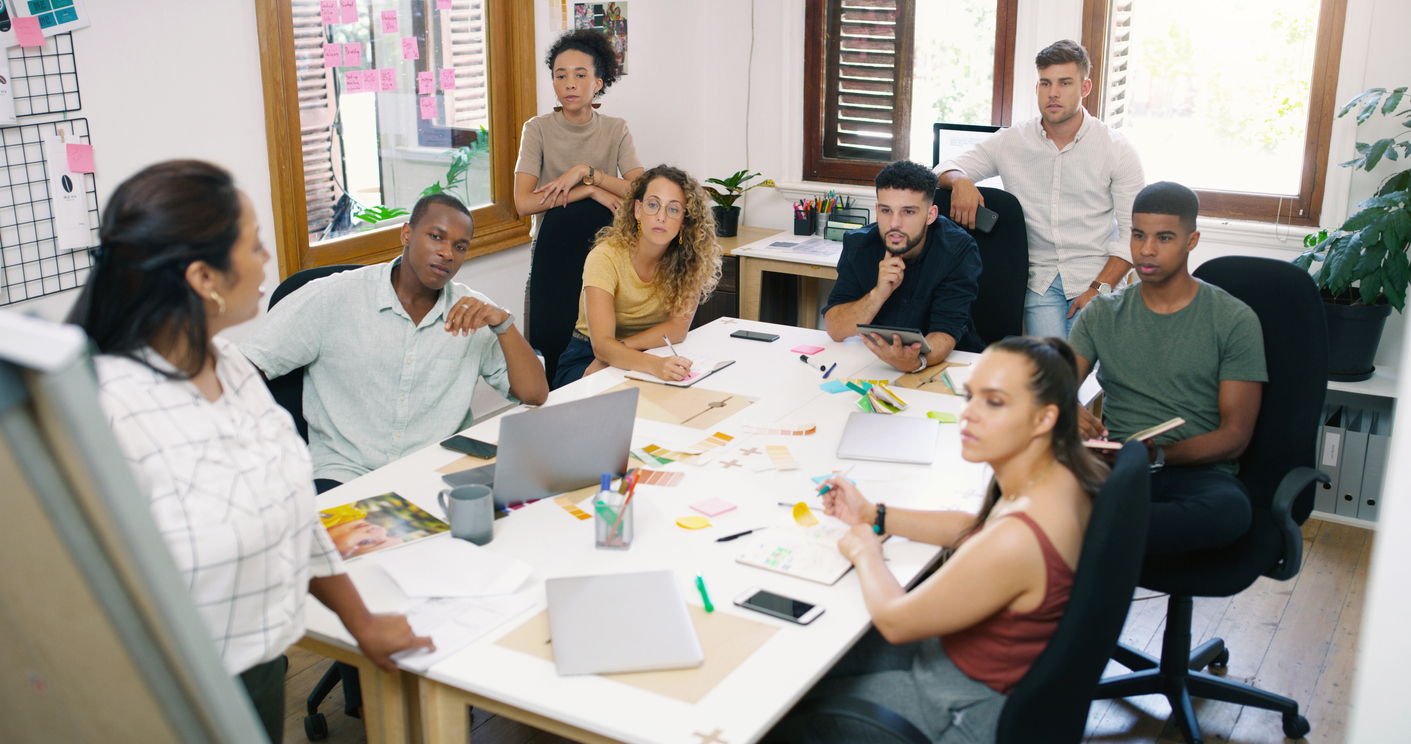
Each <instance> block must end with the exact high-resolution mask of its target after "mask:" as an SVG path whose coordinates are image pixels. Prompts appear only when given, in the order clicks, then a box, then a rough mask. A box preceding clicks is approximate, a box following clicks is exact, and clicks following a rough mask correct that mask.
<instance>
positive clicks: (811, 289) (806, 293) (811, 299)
mask: <svg viewBox="0 0 1411 744" xmlns="http://www.w3.org/2000/svg"><path fill="white" fill-rule="evenodd" d="M743 229H744V228H741V230H743ZM752 229H753V228H752ZM805 237H806V236H796V235H794V234H793V232H791V231H788V230H784V231H778V230H776V231H773V232H771V233H769V234H767V235H765V236H764V237H762V238H760V239H758V240H757V241H755V242H757V243H768V242H772V241H774V240H778V239H781V238H782V239H788V240H801V239H804V238H805ZM737 247H740V248H743V247H745V246H744V245H741V246H737ZM736 258H737V259H738V260H739V262H740V317H741V318H743V319H745V320H759V306H760V287H761V284H762V283H763V281H764V273H765V272H766V271H769V272H775V273H779V274H791V275H793V276H799V277H807V278H812V279H830V280H836V279H837V278H838V266H837V263H836V262H832V263H828V262H823V263H803V262H799V261H784V260H778V259H774V258H765V257H761V256H751V255H748V254H745V253H741V254H738V255H737V256H736ZM818 307H819V302H818V283H817V282H812V281H801V282H799V299H798V312H799V324H800V325H801V326H803V327H805V328H813V327H815V326H817V324H818Z"/></svg>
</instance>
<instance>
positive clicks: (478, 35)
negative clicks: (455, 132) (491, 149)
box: [437, 0, 490, 129]
mask: <svg viewBox="0 0 1411 744" xmlns="http://www.w3.org/2000/svg"><path fill="white" fill-rule="evenodd" d="M440 16H441V25H442V29H441V39H442V43H441V45H440V59H439V64H438V65H437V67H440V68H442V69H444V68H447V67H454V68H455V70H456V88H455V90H454V91H446V93H445V94H443V95H444V98H445V100H444V107H443V110H444V112H445V113H444V116H443V120H442V121H440V122H439V123H440V124H441V125H442V126H448V127H454V128H457V129H475V128H478V127H482V126H489V123H490V89H489V82H490V72H489V71H490V67H489V57H488V55H487V51H486V46H485V44H486V41H485V0H452V2H451V9H450V10H449V11H441V12H440ZM438 83H439V79H438Z"/></svg>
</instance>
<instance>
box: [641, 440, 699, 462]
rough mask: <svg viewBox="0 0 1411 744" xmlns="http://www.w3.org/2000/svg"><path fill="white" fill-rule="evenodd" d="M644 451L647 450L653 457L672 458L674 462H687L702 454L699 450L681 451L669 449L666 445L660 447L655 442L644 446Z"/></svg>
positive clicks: (660, 458) (659, 458)
mask: <svg viewBox="0 0 1411 744" xmlns="http://www.w3.org/2000/svg"><path fill="white" fill-rule="evenodd" d="M642 451H643V452H646V453H647V454H649V455H651V456H652V457H655V458H657V459H658V460H670V461H672V462H685V461H687V460H690V459H691V458H693V457H695V456H696V455H699V454H700V453H699V452H680V451H677V450H669V449H667V448H665V447H658V446H656V445H655V444H649V445H647V446H645V447H643V448H642Z"/></svg>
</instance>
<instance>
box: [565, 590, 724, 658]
mask: <svg viewBox="0 0 1411 744" xmlns="http://www.w3.org/2000/svg"><path fill="white" fill-rule="evenodd" d="M544 591H545V593H546V594H547V595H548V600H549V637H550V639H551V640H550V642H551V643H552V644H553V651H554V666H556V667H558V673H559V674H561V675H569V674H611V673H615V672H650V671H654V670H658V669H687V668H692V667H698V666H700V665H701V663H702V662H704V661H705V653H704V652H703V651H702V650H701V641H700V638H699V637H697V635H696V626H694V625H692V624H691V615H690V613H689V611H688V610H687V609H686V600H685V599H684V598H683V597H682V596H681V585H680V582H678V581H677V580H676V573H675V572H674V571H647V572H644V573H628V574H607V575H603V576H575V577H572V578H562V579H549V580H547V581H545V582H544Z"/></svg>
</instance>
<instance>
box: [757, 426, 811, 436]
mask: <svg viewBox="0 0 1411 744" xmlns="http://www.w3.org/2000/svg"><path fill="white" fill-rule="evenodd" d="M744 429H745V431H746V432H747V433H749V434H781V435H783V436H786V437H806V436H808V435H809V434H815V433H817V432H818V426H817V425H815V424H745V426H744Z"/></svg>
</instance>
